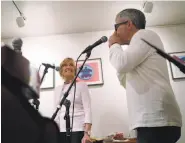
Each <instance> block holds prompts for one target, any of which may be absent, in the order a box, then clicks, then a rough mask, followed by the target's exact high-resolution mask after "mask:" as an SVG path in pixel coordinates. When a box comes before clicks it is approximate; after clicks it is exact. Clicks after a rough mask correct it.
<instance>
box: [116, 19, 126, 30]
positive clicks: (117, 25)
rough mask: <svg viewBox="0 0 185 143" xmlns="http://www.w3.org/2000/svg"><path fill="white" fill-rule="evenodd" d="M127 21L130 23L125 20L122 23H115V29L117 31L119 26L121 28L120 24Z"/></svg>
mask: <svg viewBox="0 0 185 143" xmlns="http://www.w3.org/2000/svg"><path fill="white" fill-rule="evenodd" d="M127 23H128V21H124V22H121V23H118V24H115V25H114V28H115V31H117V30H118V28H119V26H120V25H123V24H127Z"/></svg>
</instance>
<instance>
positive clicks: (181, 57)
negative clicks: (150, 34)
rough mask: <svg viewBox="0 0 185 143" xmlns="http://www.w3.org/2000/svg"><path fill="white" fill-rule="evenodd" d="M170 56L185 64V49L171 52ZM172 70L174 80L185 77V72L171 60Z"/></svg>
mask: <svg viewBox="0 0 185 143" xmlns="http://www.w3.org/2000/svg"><path fill="white" fill-rule="evenodd" d="M169 55H170V56H172V57H173V58H175V59H177V60H178V61H179V62H181V63H182V64H184V66H185V51H182V52H173V53H169ZM170 70H171V75H172V79H173V80H178V79H185V74H184V73H182V72H181V71H180V70H179V68H178V67H177V66H175V65H174V64H173V63H171V62H170Z"/></svg>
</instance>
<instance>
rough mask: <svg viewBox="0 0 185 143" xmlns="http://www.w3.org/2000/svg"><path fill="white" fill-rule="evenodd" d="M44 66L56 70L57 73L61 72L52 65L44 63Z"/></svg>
mask: <svg viewBox="0 0 185 143" xmlns="http://www.w3.org/2000/svg"><path fill="white" fill-rule="evenodd" d="M42 65H44V66H45V67H48V68H52V69H54V70H56V71H59V70H60V67H56V66H54V65H51V64H46V63H42Z"/></svg>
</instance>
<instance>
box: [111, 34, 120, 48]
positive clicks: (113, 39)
mask: <svg viewBox="0 0 185 143" xmlns="http://www.w3.org/2000/svg"><path fill="white" fill-rule="evenodd" d="M115 43H117V44H120V45H121V39H120V37H119V36H118V35H117V33H116V31H115V32H114V33H113V34H112V35H111V36H110V38H109V48H110V47H111V46H112V45H113V44H115Z"/></svg>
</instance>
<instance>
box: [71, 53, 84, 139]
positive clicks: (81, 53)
mask: <svg viewBox="0 0 185 143" xmlns="http://www.w3.org/2000/svg"><path fill="white" fill-rule="evenodd" d="M81 55H82V53H81V54H80V55H79V56H78V58H77V60H76V65H75V75H76V73H77V63H78V60H79V58H80V57H81ZM75 96H76V81H75V83H74V97H73V110H72V125H71V135H72V132H73V119H74V103H75Z"/></svg>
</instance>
